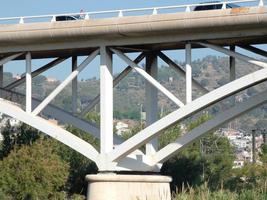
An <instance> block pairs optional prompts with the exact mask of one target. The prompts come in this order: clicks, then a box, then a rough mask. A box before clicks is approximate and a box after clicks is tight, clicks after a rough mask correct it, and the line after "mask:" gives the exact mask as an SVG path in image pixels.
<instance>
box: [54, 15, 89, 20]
mask: <svg viewBox="0 0 267 200" xmlns="http://www.w3.org/2000/svg"><path fill="white" fill-rule="evenodd" d="M82 19H84V17H83V16H81V15H59V16H56V21H72V20H82Z"/></svg>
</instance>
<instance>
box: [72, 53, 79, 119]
mask: <svg viewBox="0 0 267 200" xmlns="http://www.w3.org/2000/svg"><path fill="white" fill-rule="evenodd" d="M71 64H72V66H71V67H72V72H73V71H75V70H76V69H77V56H73V57H72V63H71ZM71 87H72V88H71V90H72V113H73V114H75V113H77V92H78V81H77V76H76V77H75V78H74V79H73V80H72V85H71Z"/></svg>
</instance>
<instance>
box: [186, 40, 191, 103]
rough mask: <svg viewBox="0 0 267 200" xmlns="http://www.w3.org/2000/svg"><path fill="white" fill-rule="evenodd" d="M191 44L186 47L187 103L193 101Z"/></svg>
mask: <svg viewBox="0 0 267 200" xmlns="http://www.w3.org/2000/svg"><path fill="white" fill-rule="evenodd" d="M191 54H192V51H191V44H190V43H187V44H186V45H185V63H186V69H185V70H186V72H185V74H186V103H190V102H191V101H192V67H191Z"/></svg>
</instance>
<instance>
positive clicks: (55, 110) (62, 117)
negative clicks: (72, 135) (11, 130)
mask: <svg viewBox="0 0 267 200" xmlns="http://www.w3.org/2000/svg"><path fill="white" fill-rule="evenodd" d="M0 91H1V92H4V94H11V95H10V96H11V98H10V100H11V101H14V102H16V101H17V100H18V99H24V98H25V94H21V93H18V92H14V91H11V90H6V89H0ZM17 103H19V102H17ZM40 103H41V100H39V99H36V98H32V105H33V107H35V106H37V105H38V104H40ZM42 112H43V114H44V115H46V116H51V117H52V118H55V119H57V120H59V121H60V122H63V123H66V124H69V125H72V126H74V127H76V128H78V129H81V130H83V131H84V132H87V133H89V134H91V135H92V136H94V137H96V138H98V139H100V129H99V127H98V125H97V124H95V123H92V122H88V121H86V120H83V119H80V118H78V117H76V116H74V115H72V114H71V113H69V112H67V111H65V110H63V109H61V108H59V107H56V106H54V105H51V104H48V105H47V106H46V107H45V108H44V110H43V111H42ZM122 142H123V139H122V138H120V137H119V136H117V135H114V144H121V143H122Z"/></svg>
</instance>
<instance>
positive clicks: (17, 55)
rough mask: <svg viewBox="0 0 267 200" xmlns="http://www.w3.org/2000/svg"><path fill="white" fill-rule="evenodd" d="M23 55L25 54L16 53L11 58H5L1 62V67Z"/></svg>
mask: <svg viewBox="0 0 267 200" xmlns="http://www.w3.org/2000/svg"><path fill="white" fill-rule="evenodd" d="M22 54H24V53H16V54H13V55H11V56H7V57H5V58H3V59H2V60H0V65H4V64H6V63H7V62H9V61H11V60H13V59H15V58H17V57H19V56H21V55H22Z"/></svg>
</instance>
